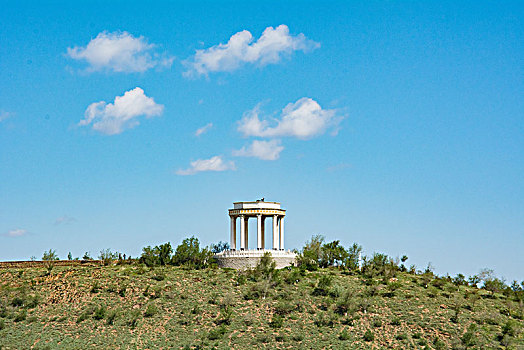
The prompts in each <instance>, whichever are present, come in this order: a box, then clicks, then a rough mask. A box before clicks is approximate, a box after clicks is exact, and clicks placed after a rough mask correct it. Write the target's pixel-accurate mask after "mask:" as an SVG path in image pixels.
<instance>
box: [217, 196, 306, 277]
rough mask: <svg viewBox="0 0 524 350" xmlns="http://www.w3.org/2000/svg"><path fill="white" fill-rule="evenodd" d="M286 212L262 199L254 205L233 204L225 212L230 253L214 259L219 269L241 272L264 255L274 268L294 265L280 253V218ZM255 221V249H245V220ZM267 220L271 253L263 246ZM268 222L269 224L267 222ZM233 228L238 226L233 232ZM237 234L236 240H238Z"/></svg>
mask: <svg viewBox="0 0 524 350" xmlns="http://www.w3.org/2000/svg"><path fill="white" fill-rule="evenodd" d="M285 216H286V211H285V210H284V209H282V208H281V207H280V203H278V202H266V201H265V200H264V198H262V199H259V200H257V201H254V202H235V203H233V209H229V217H230V249H229V250H227V251H223V252H221V253H219V254H216V255H215V258H217V261H218V264H219V266H222V267H231V268H236V269H243V268H247V267H253V266H255V265H256V264H257V262H258V260H259V259H260V258H261V257H262V256H263V255H264V253H265V252H266V251H269V252H271V255H272V257H273V259H274V260H275V262H276V263H277V268H282V267H286V266H289V265H291V264H294V262H295V259H296V254H295V253H293V252H291V251H289V250H288V251H286V250H285V249H284V217H285ZM250 218H251V219H254V218H256V220H257V244H256V249H253V250H250V249H249V245H248V243H249V241H248V237H249V232H248V231H249V230H248V227H249V225H248V223H249V219H250ZM268 218H271V224H272V225H271V226H272V230H271V236H272V239H271V242H272V249H268V250H266V249H265V246H266V241H265V238H266V232H267V231H269V230H266V219H268ZM267 221H269V220H267ZM237 226H239V227H238V228H237ZM238 234H240V237H238Z"/></svg>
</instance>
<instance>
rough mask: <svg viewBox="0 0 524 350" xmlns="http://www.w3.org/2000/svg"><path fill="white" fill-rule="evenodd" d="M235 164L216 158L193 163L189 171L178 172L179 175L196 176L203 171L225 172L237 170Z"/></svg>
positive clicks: (219, 157) (220, 157)
mask: <svg viewBox="0 0 524 350" xmlns="http://www.w3.org/2000/svg"><path fill="white" fill-rule="evenodd" d="M235 169H236V168H235V163H234V162H231V161H229V162H227V161H224V160H223V159H222V156H214V157H211V158H209V159H198V160H195V161H193V162H191V166H190V167H189V168H188V169H181V170H177V171H176V174H177V175H194V174H196V173H200V172H202V171H225V170H235Z"/></svg>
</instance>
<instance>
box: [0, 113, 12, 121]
mask: <svg viewBox="0 0 524 350" xmlns="http://www.w3.org/2000/svg"><path fill="white" fill-rule="evenodd" d="M12 116H13V114H12V113H9V112H6V111H0V122H3V121H4V120H6V119H7V118H10V117H12Z"/></svg>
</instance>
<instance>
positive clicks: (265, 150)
mask: <svg viewBox="0 0 524 350" xmlns="http://www.w3.org/2000/svg"><path fill="white" fill-rule="evenodd" d="M283 149H284V147H283V146H281V145H280V140H270V141H258V140H254V141H253V143H252V144H251V145H250V146H249V147H247V148H246V147H245V146H244V147H242V148H241V149H239V150H235V151H233V155H234V156H237V157H255V158H259V159H263V160H276V159H278V157H280V152H282V150H283Z"/></svg>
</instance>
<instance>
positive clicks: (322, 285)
mask: <svg viewBox="0 0 524 350" xmlns="http://www.w3.org/2000/svg"><path fill="white" fill-rule="evenodd" d="M331 284H333V276H331V275H327V274H324V275H322V276H320V279H319V280H318V283H317V285H316V287H315V288H314V289H313V292H312V294H313V295H315V296H326V295H328V293H329V288H330V287H331Z"/></svg>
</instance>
